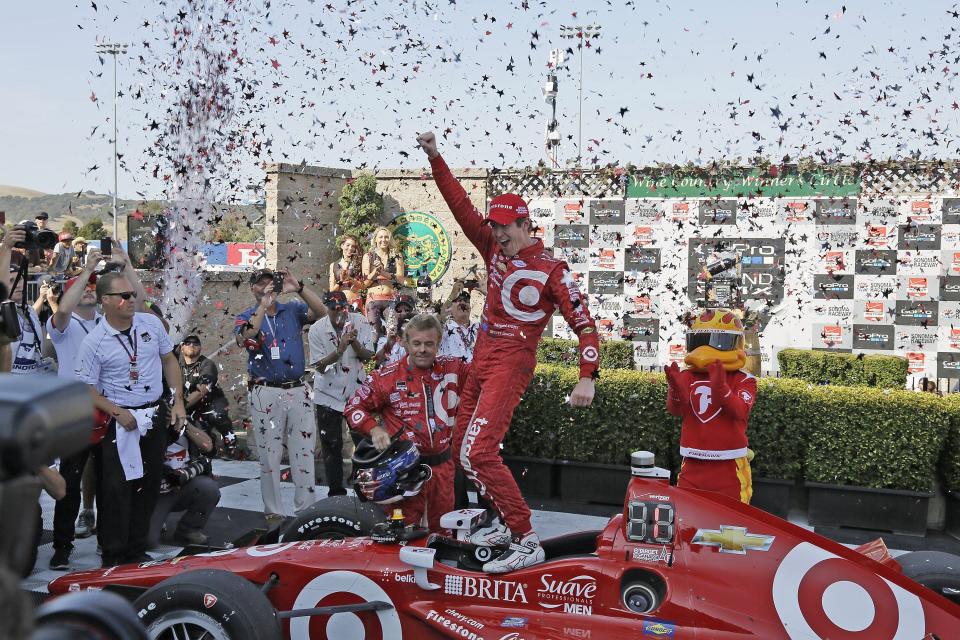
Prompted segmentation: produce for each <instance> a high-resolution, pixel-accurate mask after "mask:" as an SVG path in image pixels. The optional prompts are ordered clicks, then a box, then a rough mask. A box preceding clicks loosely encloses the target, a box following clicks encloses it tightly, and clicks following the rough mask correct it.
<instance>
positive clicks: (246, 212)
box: [0, 186, 259, 229]
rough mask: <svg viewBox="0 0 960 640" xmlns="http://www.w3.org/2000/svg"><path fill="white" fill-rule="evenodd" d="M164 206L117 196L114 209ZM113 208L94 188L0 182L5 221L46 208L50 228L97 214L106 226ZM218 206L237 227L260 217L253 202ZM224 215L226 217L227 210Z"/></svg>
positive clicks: (148, 209)
mask: <svg viewBox="0 0 960 640" xmlns="http://www.w3.org/2000/svg"><path fill="white" fill-rule="evenodd" d="M6 190H19V191H20V192H27V193H37V194H39V195H34V196H23V195H19V196H18V195H3V194H5V193H8V191H6ZM163 206H164V203H163V202H161V201H159V200H123V199H120V200H117V211H118V212H119V214H120V216H121V220H122V216H126V215H129V214H131V213H133V212H134V211H136V210H137V209H140V210H141V211H144V212H154V211H160V210H162V208H163ZM112 208H113V200H112V198H111V197H110V196H108V195H104V194H100V193H94V192H93V191H84V192H81V193H61V194H41V193H39V192H31V191H30V190H29V189H22V188H20V187H3V186H0V211H4V212H6V219H7V222H8V223H15V222H19V221H20V220H32V219H33V218H34V216H36V215H37V214H38V213H40V212H41V211H46V212H47V213H48V214H50V227H51V228H52V229H59V228H60V226H61V225H62V224H63V223H64V222H65V221H66V220H68V219H72V220H74V222H76V223H77V226H83V224H84V223H86V222H88V221H90V220H91V219H93V218H100V220H101V221H102V222H103V224H104V226H107V227H109V226H111V225H112V224H113V216H112ZM217 208H218V209H221V210H229V211H232V212H235V215H237V216H238V217H240V218H241V220H242V221H239V222H240V224H239V228H240V229H242V228H244V227H247V228H249V225H248V224H246V221H252V220H256V219H257V218H258V217H259V212H258V211H257V208H256V207H254V206H252V205H235V206H224V205H217ZM226 215H227V216H228V217H229V214H226ZM234 226H236V225H234Z"/></svg>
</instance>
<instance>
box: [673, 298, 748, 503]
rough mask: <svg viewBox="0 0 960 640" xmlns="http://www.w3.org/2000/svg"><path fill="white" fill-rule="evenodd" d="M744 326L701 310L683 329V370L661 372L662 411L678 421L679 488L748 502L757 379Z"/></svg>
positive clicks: (728, 315)
mask: <svg viewBox="0 0 960 640" xmlns="http://www.w3.org/2000/svg"><path fill="white" fill-rule="evenodd" d="M746 357H747V356H746V353H745V351H744V339H743V323H742V322H741V321H740V319H739V318H738V317H737V316H736V315H735V314H734V313H733V312H732V311H730V310H728V309H711V310H708V311H704V312H703V313H701V314H700V315H699V316H698V317H697V318H695V319H694V321H693V323H692V325H691V327H690V329H689V330H688V331H687V355H686V357H685V358H684V362H686V364H687V366H688V368H687V369H684V370H682V371H681V370H680V367H678V366H677V364H676V363H673V364H671V365H670V366H669V367H667V369H666V374H667V387H668V389H667V411H669V412H670V413H671V414H672V415H675V416H680V417H681V418H682V419H683V426H682V430H681V432H680V455H681V456H683V462H682V464H681V466H680V477H679V479H678V482H677V484H678V486H680V487H682V488H687V489H700V490H703V491H715V492H717V493H722V494H723V495H725V496H729V497H731V498H733V499H734V500H739V501H741V502H745V503H749V502H750V497H751V496H752V495H753V485H752V481H751V477H750V460H749V459H750V458H752V457H753V456H752V452H751V451H750V450H749V449H748V448H747V418H749V416H750V410H751V409H752V408H753V403H754V401H755V399H756V397H757V380H756V378H755V377H754V376H753V375H752V374H751V373H749V372H747V371H745V370H743V366H744V364H745V363H746Z"/></svg>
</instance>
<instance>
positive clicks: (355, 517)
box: [279, 496, 386, 542]
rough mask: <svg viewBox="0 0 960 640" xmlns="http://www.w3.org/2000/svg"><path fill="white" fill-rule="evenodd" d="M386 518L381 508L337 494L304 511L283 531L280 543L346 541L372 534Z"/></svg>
mask: <svg viewBox="0 0 960 640" xmlns="http://www.w3.org/2000/svg"><path fill="white" fill-rule="evenodd" d="M384 519H386V516H385V514H384V513H383V512H382V511H381V509H380V508H379V507H378V506H377V505H375V504H372V503H370V502H360V500H358V499H357V498H355V497H353V496H334V497H332V498H324V499H323V500H318V501H317V502H315V503H313V504H312V505H310V506H309V507H307V508H306V509H304V510H303V511H301V512H300V515H298V516H297V517H296V518H294V519H293V521H292V522H290V524H288V525H287V526H286V527H285V528H284V530H283V532H281V534H280V540H279V541H280V542H292V541H296V540H324V539H327V540H342V539H344V538H356V537H358V536H368V535H370V530H371V529H372V528H373V525H375V524H376V523H378V522H381V521H383V520H384Z"/></svg>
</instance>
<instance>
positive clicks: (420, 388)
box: [344, 313, 470, 533]
mask: <svg viewBox="0 0 960 640" xmlns="http://www.w3.org/2000/svg"><path fill="white" fill-rule="evenodd" d="M442 333H443V327H441V326H440V321H439V320H438V319H437V317H436V316H434V315H432V314H429V313H421V314H420V315H417V316H414V317H413V318H412V319H411V320H409V321H408V322H407V324H406V326H405V327H404V330H403V342H404V347H405V348H406V351H407V355H406V356H404V357H403V358H401V359H400V360H398V361H397V362H393V363H391V364H388V365H385V366H383V367H381V368H380V369H378V370H376V371H374V372H373V373H371V374H370V376H369V377H368V378H367V380H366V382H364V384H363V386H361V387H360V388H359V389H357V391H356V393H355V394H354V395H353V397H352V398H351V399H350V402H348V403H347V407H346V409H345V411H344V413H345V414H346V417H347V422H348V423H349V424H350V428H351V429H353V430H355V431H357V432H358V433H361V434H363V435H364V436H368V437H369V438H370V439H371V440H372V441H373V445H374V446H375V447H376V448H377V449H379V450H380V451H384V450H386V449H387V448H388V447H389V446H390V442H391V440H392V439H394V438H403V439H406V440H410V441H412V442H413V443H415V444H416V445H417V449H418V450H419V451H420V461H421V462H422V463H423V464H427V465H429V466H430V467H431V469H432V471H433V477H432V478H431V479H430V480H429V481H428V482H427V483H426V485H425V487H424V490H423V491H421V492H420V493H419V494H417V495H415V496H412V497H408V498H404V499H403V500H401V501H400V502H398V503H395V504H391V505H389V511H392V510H393V508H394V507H399V508H400V509H402V511H403V516H404V521H405V522H406V523H407V524H413V525H416V524H421V523H422V522H423V520H424V519H425V520H426V524H427V526H428V527H429V529H430V531H431V532H433V533H442V530H441V528H440V517H441V516H442V515H443V514H445V513H447V512H449V511H453V460H452V455H451V449H450V442H451V440H452V439H453V427H454V424H455V419H456V415H457V405H458V404H459V401H460V393H461V391H462V390H463V385H464V383H465V382H466V380H467V372H468V371H469V370H470V365H469V364H467V363H465V362H464V361H463V360H462V359H460V358H447V357H439V358H438V357H437V351H439V349H440V339H441V335H442ZM376 414H379V416H380V419H381V421H382V424H380V423H378V422H377V420H376V418H375V417H374V415H376ZM357 489H358V490H359V491H363V488H362V487H360V486H358V487H357ZM367 497H371V496H367ZM389 511H388V513H389Z"/></svg>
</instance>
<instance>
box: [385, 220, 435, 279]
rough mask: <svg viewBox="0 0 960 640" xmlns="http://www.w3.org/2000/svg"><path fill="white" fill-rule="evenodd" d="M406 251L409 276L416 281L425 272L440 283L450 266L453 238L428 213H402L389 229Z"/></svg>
mask: <svg viewBox="0 0 960 640" xmlns="http://www.w3.org/2000/svg"><path fill="white" fill-rule="evenodd" d="M387 226H388V227H389V228H390V230H391V231H392V233H393V237H394V239H395V240H396V241H397V243H398V244H399V245H400V246H401V247H402V248H403V261H404V263H405V264H406V267H407V274H408V275H410V276H412V277H416V275H417V274H418V273H419V272H420V270H421V269H423V268H425V269H426V270H427V273H429V274H430V279H431V280H433V281H434V282H437V281H438V280H439V279H440V277H441V276H443V274H444V273H446V271H447V267H449V266H450V237H449V236H447V230H446V229H444V228H443V225H442V224H440V221H439V220H437V219H436V218H434V217H433V216H431V215H430V214H427V213H421V212H419V211H409V212H407V213H401V214H400V215H398V216H397V217H396V218H394V219H393V220H391V221H390V223H389V225H387Z"/></svg>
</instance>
